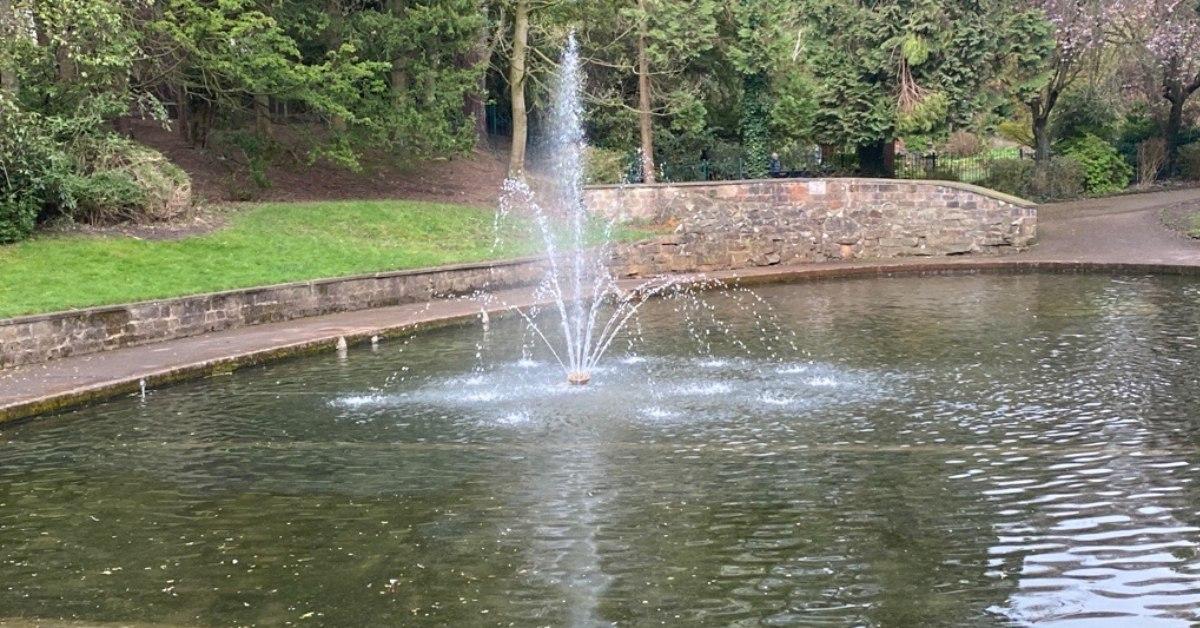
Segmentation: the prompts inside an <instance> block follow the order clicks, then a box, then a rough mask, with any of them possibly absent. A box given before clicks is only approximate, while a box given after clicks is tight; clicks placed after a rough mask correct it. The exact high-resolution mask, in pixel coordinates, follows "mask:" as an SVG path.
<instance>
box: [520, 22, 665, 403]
mask: <svg viewBox="0 0 1200 628" xmlns="http://www.w3.org/2000/svg"><path fill="white" fill-rule="evenodd" d="M582 86H583V75H582V72H581V68H580V59H579V47H578V44H577V43H576V41H575V35H574V33H572V34H571V36H570V37H569V38H568V41H567V46H566V48H565V49H564V50H563V53H562V58H561V62H560V64H559V71H558V74H557V76H556V80H555V87H554V93H553V99H552V106H551V115H550V124H549V127H548V128H549V132H548V139H549V141H548V146H547V148H548V153H549V164H550V169H549V170H550V172H552V173H553V176H552V178H551V179H550V181H549V182H548V186H547V188H548V189H547V190H545V191H543V192H542V194H541V195H539V194H536V193H535V192H534V191H533V189H532V188H530V186H529V185H528V184H527V183H526V182H525V181H523V180H520V179H508V180H506V181H505V182H504V190H503V193H502V194H501V201H500V206H499V208H498V210H497V223H496V224H497V225H499V224H500V221H501V220H502V219H503V218H504V217H505V216H508V215H509V214H511V213H513V212H517V213H521V214H527V215H530V216H532V217H533V219H534V222H535V224H536V225H537V228H538V230H539V231H540V234H541V239H542V244H543V247H544V252H545V255H546V258H547V262H546V264H547V269H546V273H545V276H544V277H543V279H542V281H541V283H540V284H539V287H538V295H537V296H538V297H539V299H538V300H539V301H542V300H544V301H546V302H550V303H553V306H554V310H555V316H554V318H555V319H556V324H554V325H547V326H546V327H545V328H543V326H542V325H541V324H540V323H539V322H538V320H536V316H535V312H536V311H535V310H532V309H531V310H526V309H522V308H517V307H513V308H511V309H513V310H514V311H516V312H517V313H519V314H520V315H521V316H522V317H523V318H524V319H525V321H526V322H527V323H528V325H529V327H530V328H531V329H532V330H533V332H534V333H535V335H536V336H537V337H538V338H540V339H541V341H542V342H544V343H545V345H546V347H547V348H548V349H549V350H550V353H551V354H552V355H553V356H554V358H555V359H556V360H557V361H558V363H559V365H560V366H562V368H563V371H564V372H565V374H566V376H567V381H568V382H570V383H571V384H586V383H588V382H589V381H590V380H591V373H592V370H593V369H594V368H595V366H596V365H597V364H598V363H599V362H600V360H601V358H603V357H604V354H605V353H606V352H607V351H608V349H609V347H610V346H611V345H612V344H613V341H614V340H616V338H617V337H618V336H619V334H620V332H621V331H622V329H623V328H624V327H625V326H626V325H627V324H628V323H629V322H630V321H631V320H632V319H633V317H634V316H635V315H636V313H637V311H638V309H639V308H640V307H641V306H642V304H644V303H645V302H646V300H647V299H649V298H651V297H653V296H655V295H657V294H659V293H662V292H665V291H669V290H671V289H673V288H675V287H677V286H678V285H679V283H678V282H677V281H676V280H672V279H670V278H658V279H652V280H649V281H645V282H643V283H641V284H640V285H632V286H624V287H623V286H622V285H621V283H620V282H618V281H617V279H616V277H615V276H614V274H613V272H612V270H611V269H610V268H609V267H608V264H607V262H608V260H609V259H610V258H611V257H612V230H613V223H612V222H611V221H609V222H607V223H606V224H605V225H604V226H603V229H602V233H601V236H602V237H601V239H600V243H599V244H597V245H596V246H589V244H590V239H589V237H588V235H589V227H590V226H591V225H593V224H594V223H595V220H593V219H592V218H591V217H590V216H589V213H588V209H587V207H586V206H585V204H584V196H583V182H584V175H583V167H584V152H585V149H586V146H587V142H586V139H585V137H584V130H583V105H582V98H581V93H582ZM543 197H544V198H545V201H546V202H543V200H542V198H543Z"/></svg>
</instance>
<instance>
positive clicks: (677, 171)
mask: <svg viewBox="0 0 1200 628" xmlns="http://www.w3.org/2000/svg"><path fill="white" fill-rule="evenodd" d="M1012 159H1033V153H1032V152H1030V151H1028V150H1024V149H1020V148H993V149H989V150H987V151H985V152H983V153H980V154H978V155H974V156H968V157H961V156H951V155H940V154H937V153H932V152H929V153H901V154H897V155H896V156H895V159H894V161H893V164H892V165H893V174H892V176H894V177H895V178H897V179H934V180H949V181H962V182H965V183H980V182H982V181H985V180H987V179H988V178H989V177H990V176H991V174H992V171H993V168H994V165H995V164H996V162H998V161H1001V160H1012ZM634 161H636V160H634ZM862 175H863V170H862V168H861V167H860V165H859V159H858V155H857V154H855V153H850V152H845V153H835V154H828V155H820V154H816V153H815V152H813V153H811V154H805V155H790V156H782V157H781V158H780V169H779V171H778V172H777V173H770V172H769V171H768V170H767V169H766V168H763V167H762V166H759V167H757V168H754V167H751V165H750V164H749V162H747V160H746V159H745V158H740V157H738V158H729V159H716V160H701V161H697V162H693V163H680V162H665V163H661V164H659V165H658V180H659V181H663V182H684V181H735V180H738V179H755V178H760V177H762V176H775V177H789V178H796V177H854V176H862ZM629 179H630V180H631V181H640V180H642V177H641V175H640V173H639V172H638V171H637V168H636V165H635V166H634V167H633V168H631V171H630V173H629Z"/></svg>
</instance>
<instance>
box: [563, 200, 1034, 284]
mask: <svg viewBox="0 0 1200 628" xmlns="http://www.w3.org/2000/svg"><path fill="white" fill-rule="evenodd" d="M586 194H587V199H586V202H587V205H588V208H589V209H590V210H591V211H593V212H597V213H601V214H604V215H607V216H609V217H615V218H617V219H618V220H620V221H623V222H633V223H648V224H654V225H663V224H666V225H675V228H674V231H673V233H670V234H669V235H664V236H662V237H659V238H656V239H654V240H652V241H649V242H644V243H641V244H638V245H634V246H630V247H625V248H622V249H621V250H620V251H619V252H618V256H619V257H620V260H621V263H622V264H624V267H625V270H626V273H625V274H626V275H633V276H645V275H653V274H660V273H667V272H695V271H699V272H707V271H715V270H730V269H740V268H750V267H756V266H771V265H775V264H794V263H801V262H819V261H830V260H856V259H882V258H892V257H904V256H935V255H956V254H962V253H982V254H1001V253H1006V252H1010V251H1017V250H1021V249H1024V248H1026V247H1028V246H1029V245H1030V244H1032V243H1033V241H1034V238H1035V235H1036V229H1037V210H1036V207H1035V206H1034V205H1033V204H1032V203H1029V202H1028V201H1025V200H1022V199H1019V198H1015V197H1011V196H1007V195H1004V194H1000V193H998V192H994V191H992V190H987V189H984V188H980V187H976V186H972V185H966V184H961V183H952V182H941V181H899V180H891V179H767V180H758V181H734V182H719V183H683V184H657V185H633V186H595V187H591V188H588V190H587V192H586Z"/></svg>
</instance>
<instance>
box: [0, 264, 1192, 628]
mask: <svg viewBox="0 0 1200 628" xmlns="http://www.w3.org/2000/svg"><path fill="white" fill-rule="evenodd" d="M759 299H761V301H759ZM704 303H707V304H708V305H707V306H698V305H696V304H690V305H689V304H688V303H687V302H671V301H662V302H653V303H651V304H649V305H647V306H646V309H645V312H644V314H643V315H642V316H641V322H640V326H639V327H640V330H639V329H633V330H631V332H639V333H640V336H641V340H640V342H638V343H636V344H635V345H634V346H633V347H632V348H630V347H629V346H627V343H622V345H621V346H620V347H619V348H614V350H613V352H612V353H611V355H609V356H608V358H607V360H606V362H605V363H604V364H603V365H602V367H601V368H600V369H597V371H596V372H595V373H594V376H593V383H592V384H590V385H588V386H583V387H578V386H577V387H571V386H569V385H567V384H566V383H564V382H563V381H562V371H561V369H560V368H559V367H558V366H557V365H555V364H552V363H551V362H550V361H549V358H548V356H546V355H542V354H540V353H538V350H537V348H536V346H535V345H534V343H533V342H532V338H530V336H529V334H528V333H527V332H526V331H525V330H524V326H523V325H522V324H520V323H519V322H518V321H516V320H509V319H506V320H503V321H495V320H494V321H492V325H491V329H490V331H488V332H486V333H485V332H483V331H482V330H481V329H480V327H479V326H478V325H475V326H466V327H458V328H448V329H442V330H431V331H426V332H421V333H419V334H417V335H415V336H414V337H411V338H407V339H391V340H386V341H384V342H383V343H381V344H380V345H379V347H378V348H377V349H375V350H372V349H371V348H368V347H354V348H351V350H350V351H349V353H348V354H347V355H345V356H343V357H339V356H336V355H333V354H323V355H318V356H313V357H308V358H303V359H295V360H290V361H285V362H280V363H276V364H271V365H268V366H265V367H259V368H254V369H248V370H244V371H239V372H237V373H235V374H233V375H230V376H225V377H218V378H214V379H209V380H206V381H199V382H194V383H187V384H182V385H178V386H173V387H170V388H166V389H162V390H156V391H151V392H150V393H149V395H148V396H147V397H146V398H145V399H144V400H143V399H139V398H136V397H131V398H125V399H119V400H114V401H112V402H108V403H103V404H99V405H95V406H91V407H87V408H83V409H79V410H76V411H73V412H69V413H65V414H62V415H58V416H53V417H44V418H41V419H38V420H36V421H33V422H30V423H26V424H23V425H20V426H17V427H9V428H7V429H5V430H3V431H2V432H0V624H3V623H5V622H6V621H7V622H14V623H22V622H24V623H40V622H50V623H54V622H60V621H61V622H63V623H73V622H82V623H84V624H87V625H94V624H101V623H106V622H113V623H122V624H126V623H137V624H139V625H180V626H196V625H235V624H236V625H250V624H257V625H282V624H287V623H296V624H310V625H347V626H348V625H446V624H451V625H506V626H507V625H517V626H533V625H556V626H558V625H571V626H589V625H606V624H611V623H616V624H620V625H648V624H659V623H662V624H672V625H690V626H698V625H731V624H732V625H761V624H765V625H777V624H778V625H786V624H801V625H831V626H842V625H862V624H876V625H879V624H883V625H926V626H928V625H952V626H972V625H1008V624H1027V623H1034V622H1062V623H1064V624H1071V623H1078V625H1087V626H1095V625H1128V626H1152V625H1188V624H1189V623H1190V622H1194V621H1198V620H1200V610H1197V609H1200V487H1198V486H1197V479H1198V478H1200V471H1198V470H1200V467H1198V466H1197V465H1198V463H1200V307H1198V306H1200V282H1196V281H1194V280H1186V279H1182V278H1169V277H1159V278H1154V277H1108V276H1095V275H1069V276H1068V275H1014V276H958V277H925V278H887V279H883V278H881V279H863V280H849V281H839V282H825V283H807V284H797V285H788V286H771V287H763V288H756V289H755V290H754V293H753V294H751V293H748V292H732V293H710V294H708V295H705V297H704ZM710 308H711V309H710ZM716 321H719V322H716Z"/></svg>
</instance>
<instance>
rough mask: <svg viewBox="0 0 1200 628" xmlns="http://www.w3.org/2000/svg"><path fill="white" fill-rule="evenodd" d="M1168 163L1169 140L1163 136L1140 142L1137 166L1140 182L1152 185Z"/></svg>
mask: <svg viewBox="0 0 1200 628" xmlns="http://www.w3.org/2000/svg"><path fill="white" fill-rule="evenodd" d="M1166 165H1167V141H1166V140H1164V139H1163V138H1161V137H1152V138H1150V139H1148V140H1145V141H1143V142H1142V143H1140V144H1138V148H1137V167H1138V172H1137V175H1138V179H1137V180H1138V183H1139V184H1141V185H1150V184H1152V183H1154V182H1155V181H1156V180H1157V179H1158V175H1159V174H1160V173H1161V172H1162V169H1163V166H1166Z"/></svg>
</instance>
